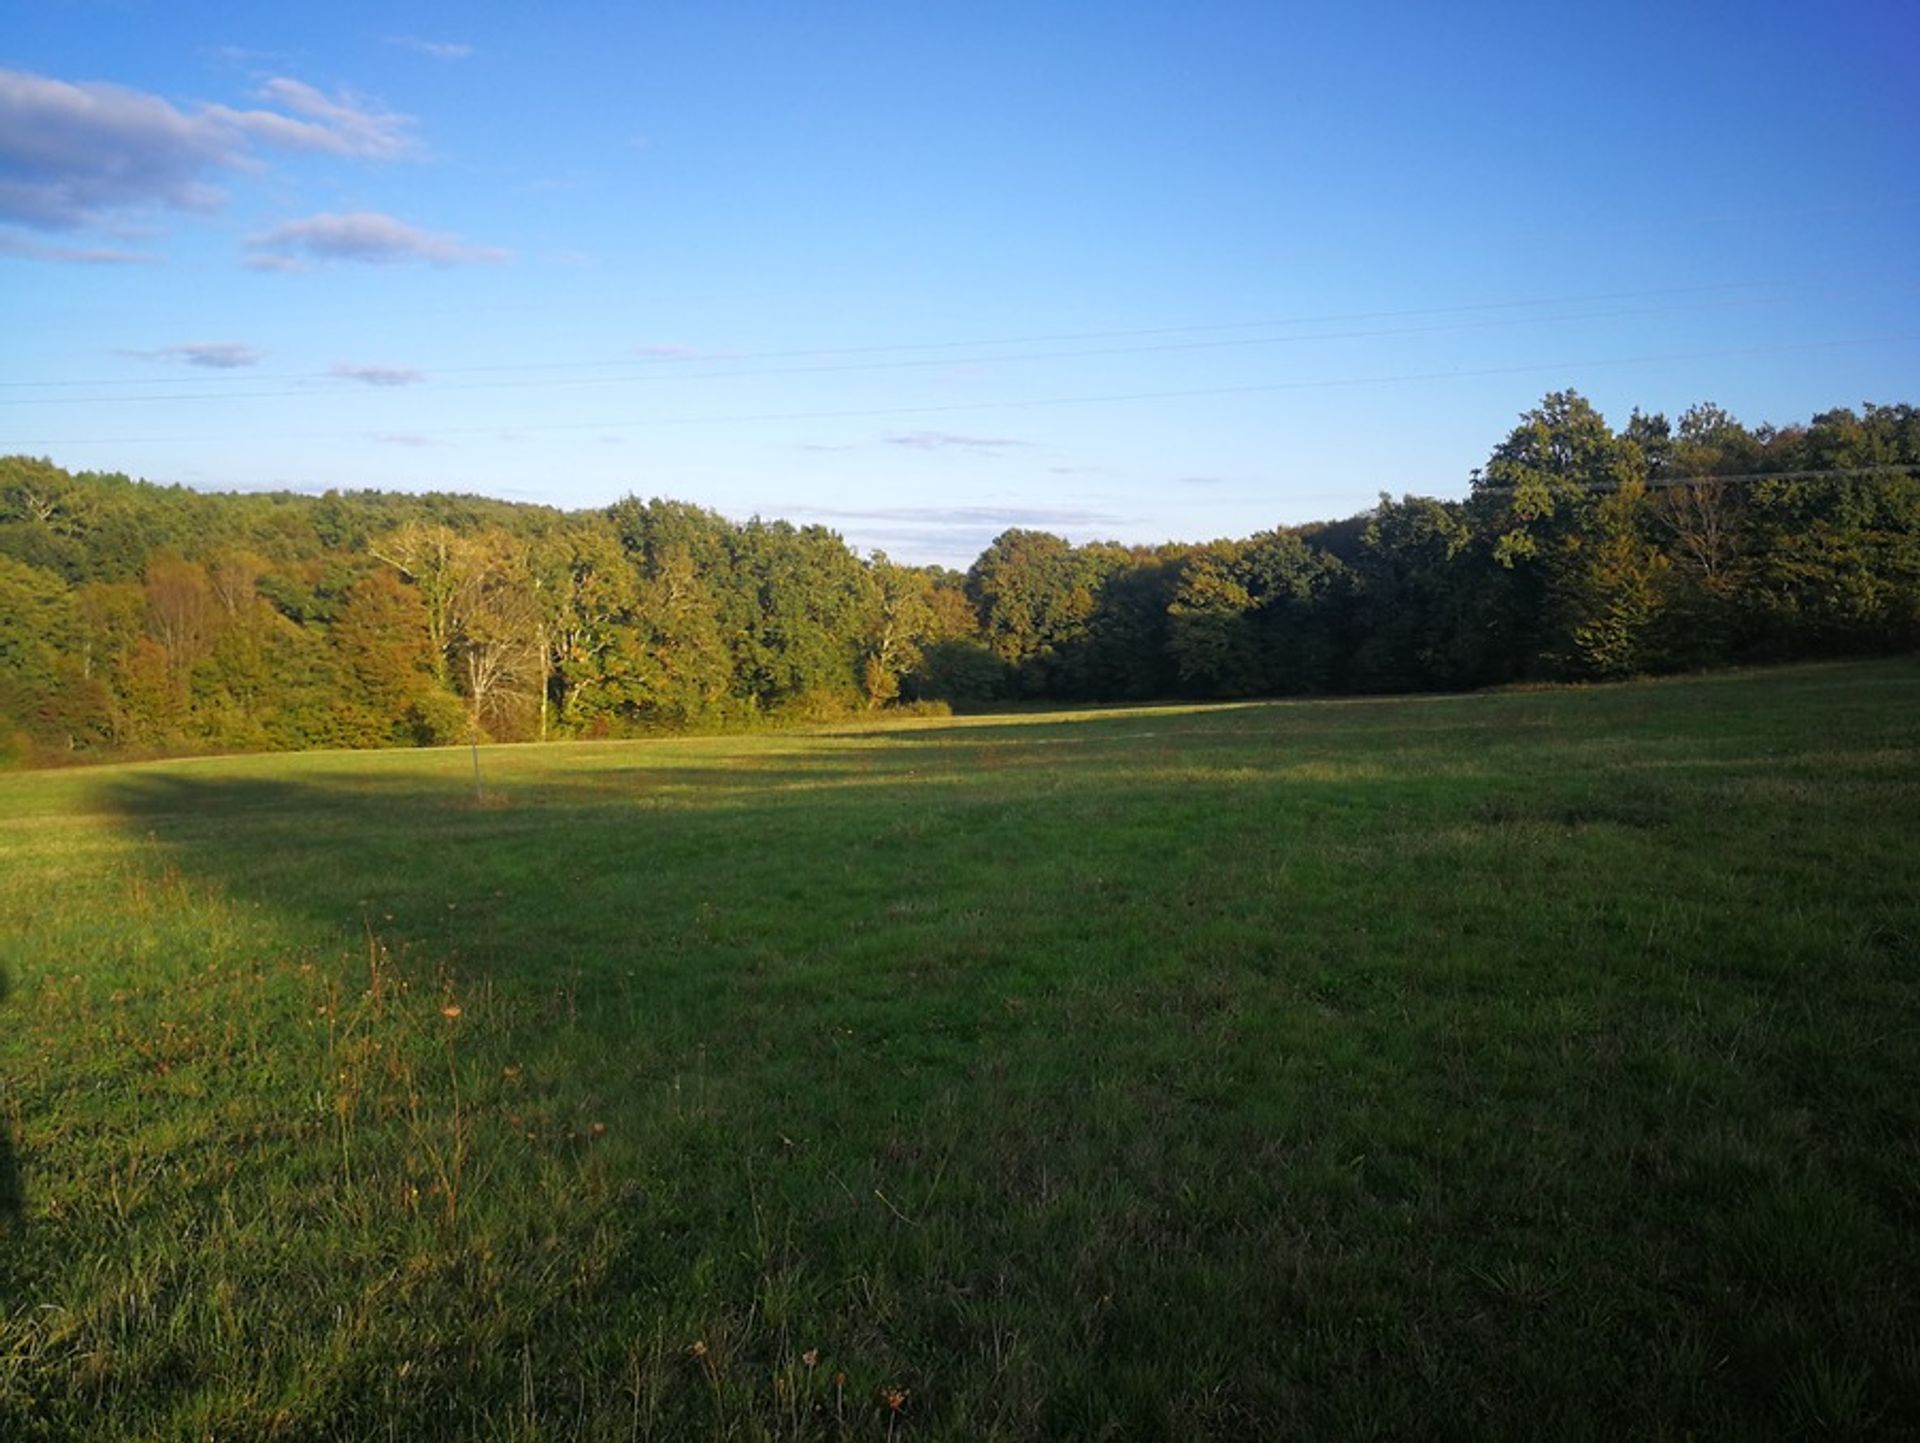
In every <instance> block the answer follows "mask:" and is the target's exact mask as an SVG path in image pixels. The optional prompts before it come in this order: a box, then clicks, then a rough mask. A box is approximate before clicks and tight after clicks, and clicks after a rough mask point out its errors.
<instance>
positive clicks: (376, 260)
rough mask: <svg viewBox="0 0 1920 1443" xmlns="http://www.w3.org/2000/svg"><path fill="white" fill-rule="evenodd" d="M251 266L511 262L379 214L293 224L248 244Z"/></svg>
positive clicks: (503, 254) (312, 218) (329, 216)
mask: <svg viewBox="0 0 1920 1443" xmlns="http://www.w3.org/2000/svg"><path fill="white" fill-rule="evenodd" d="M247 248H248V250H249V251H250V252H251V254H250V255H249V257H248V259H247V264H248V265H249V266H251V267H252V268H254V269H255V270H299V269H304V268H306V266H307V265H309V264H310V263H312V262H324V261H354V262H358V263H360V264H362V265H395V264H403V263H408V262H419V263H423V264H426V265H435V266H452V265H474V264H486V263H492V262H498V261H504V260H507V259H509V257H510V253H509V252H507V251H504V250H500V249H498V248H497V247H494V246H481V245H474V244H472V243H471V242H469V241H466V240H463V239H462V238H461V237H459V236H456V235H447V234H443V233H438V232H434V231H425V230H420V229H418V228H417V227H415V226H410V225H408V224H407V223H406V222H405V221H403V220H398V219H396V218H395V217H393V216H390V215H382V214H381V213H379V212H378V211H355V212H352V213H350V214H347V215H333V214H329V213H323V214H320V215H312V216H308V217H306V218H305V219H304V220H290V221H287V222H285V223H284V224H282V225H277V226H275V227H274V228H273V229H272V230H270V231H267V232H266V233H265V234H263V235H257V236H253V237H252V238H250V239H249V240H248V241H247Z"/></svg>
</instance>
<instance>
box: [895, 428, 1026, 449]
mask: <svg viewBox="0 0 1920 1443" xmlns="http://www.w3.org/2000/svg"><path fill="white" fill-rule="evenodd" d="M886 441H887V444H888V445H889V446H905V447H907V448H909V449H910V450H914V451H1004V450H1006V449H1007V448H1008V447H1010V446H1030V445H1032V444H1033V443H1032V442H1031V441H1017V440H1013V439H1011V438H1009V437H1005V436H956V435H954V434H953V433H952V432H950V431H907V432H903V433H900V434H897V435H892V436H888V437H887V438H886Z"/></svg>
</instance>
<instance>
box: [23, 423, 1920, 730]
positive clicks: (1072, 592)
mask: <svg viewBox="0 0 1920 1443" xmlns="http://www.w3.org/2000/svg"><path fill="white" fill-rule="evenodd" d="M1916 645H1920V410H1916V408H1914V407H1912V406H1907V405H1899V406H1874V405H1868V406H1866V407H1865V408H1864V410H1863V411H1862V412H1859V413H1856V412H1854V411H1851V410H1844V409H1843V410H1835V411H1829V412H1826V413H1823V414H1821V415H1818V416H1815V417H1814V418H1813V419H1812V420H1811V421H1809V422H1807V423H1806V424H1804V425H1794V426H1785V427H1778V428H1776V427H1773V426H1759V427H1753V428H1749V427H1747V426H1744V425H1742V424H1740V423H1739V422H1738V421H1736V420H1735V419H1734V418H1733V417H1731V416H1729V415H1728V414H1727V413H1726V412H1724V411H1722V410H1720V409H1719V408H1717V407H1714V406H1709V405H1703V406H1697V407H1695V408H1693V409H1691V410H1689V411H1687V412H1686V413H1685V414H1684V415H1682V416H1681V417H1680V418H1679V419H1678V420H1677V421H1673V422H1670V421H1669V420H1668V419H1667V418H1665V417H1663V416H1659V415H1651V416H1649V415H1643V414H1640V413H1638V412H1636V413H1635V414H1634V415H1633V416H1632V417H1631V419H1629V420H1628V422H1627V423H1626V425H1625V427H1624V428H1622V429H1619V430H1616V429H1614V428H1613V427H1612V426H1610V425H1609V424H1608V423H1607V421H1606V420H1605V419H1604V418H1603V417H1602V416H1601V415H1600V414H1599V413H1598V412H1597V411H1595V409H1594V408H1593V407H1592V406H1591V405H1590V404H1589V403H1588V402H1587V401H1586V400H1585V399H1583V398H1582V397H1580V396H1579V395H1577V394H1574V393H1572V392H1562V393H1556V394H1553V395H1549V396H1547V397H1546V398H1545V400H1544V401H1543V402H1542V403H1541V405H1540V406H1539V407H1538V408H1537V409H1535V410H1533V411H1531V412H1529V413H1527V414H1526V415H1525V416H1524V417H1523V418H1522V419H1521V422H1520V424H1519V425H1518V426H1517V427H1516V428H1515V429H1514V430H1513V432H1512V433H1511V434H1510V435H1508V436H1507V438H1506V439H1505V440H1504V441H1502V442H1501V443H1500V444H1499V445H1498V446H1497V447H1496V448H1495V449H1494V451H1493V453H1492V455H1491V457H1490V458H1489V460H1488V461H1487V464H1486V465H1485V466H1484V467H1483V468H1481V469H1480V470H1479V471H1477V472H1475V473H1474V476H1473V480H1472V488H1471V492H1470V494H1469V495H1468V497H1467V499H1465V500H1464V501H1442V500H1433V499H1429V498H1423V497H1415V496H1407V497H1404V498H1403V499H1399V500H1395V499H1392V498H1391V497H1390V496H1388V495H1386V494H1383V495H1382V496H1381V499H1380V502H1379V505H1378V506H1376V507H1375V508H1374V509H1373V510H1371V511H1369V512H1367V513H1365V514H1364V515H1360V516H1356V517H1353V518H1351V519H1348V520H1345V521H1337V522H1331V523H1324V524H1316V525H1308V526H1298V527H1281V528H1276V529H1274V530H1272V531H1267V532H1263V533H1261V534H1259V535H1257V536H1252V537H1248V538H1246V539H1244V540H1224V541H1213V542H1207V543H1204V544H1170V545H1162V546H1127V545H1121V544H1118V543H1112V542H1096V543H1090V544H1085V545H1072V544H1069V543H1068V542H1067V541H1064V540H1062V539H1061V538H1059V537H1056V536H1051V535H1047V534H1045V533H1041V532H1035V531H1023V530H1012V531H1008V532H1006V533H1005V534H1003V535H1002V536H1000V537H999V538H998V539H996V540H995V541H994V542H993V543H992V544H991V545H990V546H989V547H988V548H987V549H986V551H985V552H984V553H982V554H981V556H980V557H979V559H978V560H977V561H975V562H974V564H973V565H972V567H971V568H969V569H968V570H967V571H966V572H965V573H964V574H962V573H959V572H953V571H948V570H945V569H942V568H937V567H909V566H902V565H897V564H895V563H893V562H891V561H889V560H887V559H886V558H885V557H884V556H880V555H877V554H876V555H874V556H871V557H867V558H862V557H860V556H858V555H857V554H855V553H854V552H853V551H852V550H850V549H849V548H848V547H847V545H846V544H845V543H844V542H843V541H842V540H841V539H840V537H839V536H837V535H836V534H835V533H833V532H831V531H828V530H826V529H824V528H821V527H817V526H808V527H795V526H792V525H789V524H787V523H785V522H782V521H763V520H759V519H755V520H751V521H747V522H734V521H730V520H728V519H726V518H724V517H722V516H719V515H717V514H715V513H714V512H712V511H708V510H704V509H702V508H700V507H697V506H692V505H688V504H685V503H682V502H675V501H664V500H652V501H640V500H638V499H636V498H632V497H629V498H628V499H626V500H622V501H619V502H617V503H615V504H614V505H612V506H609V507H606V508H605V509H603V510H593V511H580V512H561V511H557V510H553V509H550V508H546V507H540V506H532V505H521V504H512V503H507V502H502V501H493V500H487V499H484V498H480V497H472V496H452V495H405V494H393V493H377V492H347V493H337V492H329V493H328V494H326V495H324V496H319V497H314V496H305V495H296V494H288V493H275V494H223V495H211V494H203V493H199V492H194V491H190V490H186V489H184V488H181V487H177V486H175V487H163V486H155V485H150V484H147V483H145V482H140V481H134V480H130V479H128V478H127V477H125V476H121V475H102V474H94V473H81V474H70V473H68V472H66V471H64V470H62V469H60V468H59V467H56V466H54V465H53V464H51V463H50V462H48V461H44V460H35V459H31V458H26V457H10V458H5V459H0V760H15V761H19V760H31V759H39V760H50V759H54V758H57V757H60V756H68V755H72V754H76V753H104V752H144V751H162V750H168V751H178V750H203V749H252V748H297V747H373V746H395V745H410V744H420V745H431V744H436V743H446V742H454V741H464V740H466V739H468V738H470V737H476V736H478V737H484V738H492V739H495V740H519V739H528V738H536V737H560V736H608V735H626V734H632V733H636V732H642V731H647V730H658V729H689V728H702V727H722V726H740V725H750V724H753V723H754V722H756V721H760V720H768V719H771V720H779V719H807V718H821V717H831V716H835V715H841V714H845V713H849V712H852V711H855V710H860V709H870V708H876V707H881V706H886V705H893V704H899V703H902V702H916V701H917V702H925V703H941V702H945V703H951V704H954V705H973V706H978V705H988V704H993V703H996V702H1004V701H1011V700H1021V699H1048V700H1061V701H1068V700H1121V699H1146V698H1156V697H1251V696H1276V695H1287V694H1299V693H1325V692H1388V691H1409V690H1421V689H1434V688H1444V689H1455V688H1467V687H1477V686H1486V685H1491V684H1499V683H1508V682H1515V681H1525V680H1529V679H1582V678H1606V677H1618V676H1624V675H1630V674H1634V673H1644V672H1657V671H1673V670H1681V669H1686V668H1694V667H1701V666H1706V665H1712V664H1717V663H1724V662H1733V661H1758V660H1771V659H1780V658H1787V657H1794V656H1808V655H1833V654H1839V653H1850V652H1869V651H1886V650H1897V649H1907V648H1912V647H1915V646H1916Z"/></svg>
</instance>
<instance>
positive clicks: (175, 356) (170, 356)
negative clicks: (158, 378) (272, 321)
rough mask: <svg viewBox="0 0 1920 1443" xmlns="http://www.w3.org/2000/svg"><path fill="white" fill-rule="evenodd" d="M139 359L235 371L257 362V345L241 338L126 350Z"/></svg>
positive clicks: (184, 342) (258, 359) (258, 354)
mask: <svg viewBox="0 0 1920 1443" xmlns="http://www.w3.org/2000/svg"><path fill="white" fill-rule="evenodd" d="M125 354H126V355H129V356H138V357H139V358H140V359H141V360H143V361H175V362H178V363H179V364H181V365H183V366H199V367H202V368H203V369H205V370H209V371H237V370H240V369H241V368H243V367H246V366H257V365H259V364H260V360H261V353H260V351H259V349H258V348H257V347H254V346H249V345H248V344H246V342H244V341H183V342H181V343H180V344H179V345H175V346H158V347H155V348H154V349H153V350H150V351H127V352H125Z"/></svg>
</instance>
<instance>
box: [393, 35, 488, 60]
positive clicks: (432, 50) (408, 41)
mask: <svg viewBox="0 0 1920 1443" xmlns="http://www.w3.org/2000/svg"><path fill="white" fill-rule="evenodd" d="M387 44H389V45H393V46H397V47H399V48H400V49H402V50H411V51H412V52H413V53H414V54H416V55H424V56H426V57H427V58H428V59H429V60H467V59H470V58H471V57H472V55H473V47H472V46H471V45H469V44H467V43H466V42H465V41H464V40H422V39H421V38H420V37H419V36H417V35H389V36H388V37H387Z"/></svg>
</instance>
